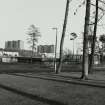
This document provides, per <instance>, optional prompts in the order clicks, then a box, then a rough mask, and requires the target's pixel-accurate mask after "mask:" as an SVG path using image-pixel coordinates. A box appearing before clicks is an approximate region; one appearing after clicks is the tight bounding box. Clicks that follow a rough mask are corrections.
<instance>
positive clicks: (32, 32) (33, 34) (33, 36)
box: [28, 24, 41, 56]
mask: <svg viewBox="0 0 105 105" xmlns="http://www.w3.org/2000/svg"><path fill="white" fill-rule="evenodd" d="M40 36H41V35H40V32H39V30H38V28H37V27H35V26H34V25H33V24H32V25H30V27H29V30H28V43H29V44H30V47H31V48H32V56H34V52H36V45H37V43H38V38H39V37H40Z"/></svg>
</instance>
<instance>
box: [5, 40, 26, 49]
mask: <svg viewBox="0 0 105 105" xmlns="http://www.w3.org/2000/svg"><path fill="white" fill-rule="evenodd" d="M5 49H8V50H22V49H24V42H23V41H21V40H16V41H15V40H13V41H6V42H5Z"/></svg>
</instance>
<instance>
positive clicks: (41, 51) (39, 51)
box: [37, 45, 54, 53]
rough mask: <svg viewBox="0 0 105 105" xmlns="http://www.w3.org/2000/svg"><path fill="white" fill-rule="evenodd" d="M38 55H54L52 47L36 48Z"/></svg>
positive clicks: (41, 46)
mask: <svg viewBox="0 0 105 105" xmlns="http://www.w3.org/2000/svg"><path fill="white" fill-rule="evenodd" d="M37 52H38V53H54V45H39V46H38V47H37Z"/></svg>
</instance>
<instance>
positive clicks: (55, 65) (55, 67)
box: [52, 27, 58, 72]
mask: <svg viewBox="0 0 105 105" xmlns="http://www.w3.org/2000/svg"><path fill="white" fill-rule="evenodd" d="M52 29H53V30H56V39H55V59H54V69H55V72H56V70H57V64H56V55H57V34H58V29H57V28H56V27H54V28H52Z"/></svg>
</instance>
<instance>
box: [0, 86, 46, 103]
mask: <svg viewBox="0 0 105 105" xmlns="http://www.w3.org/2000/svg"><path fill="white" fill-rule="evenodd" d="M0 105H48V104H44V103H43V102H39V101H36V100H32V99H29V98H26V97H23V96H21V95H17V94H14V93H12V92H10V91H7V90H4V89H1V88H0Z"/></svg>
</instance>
